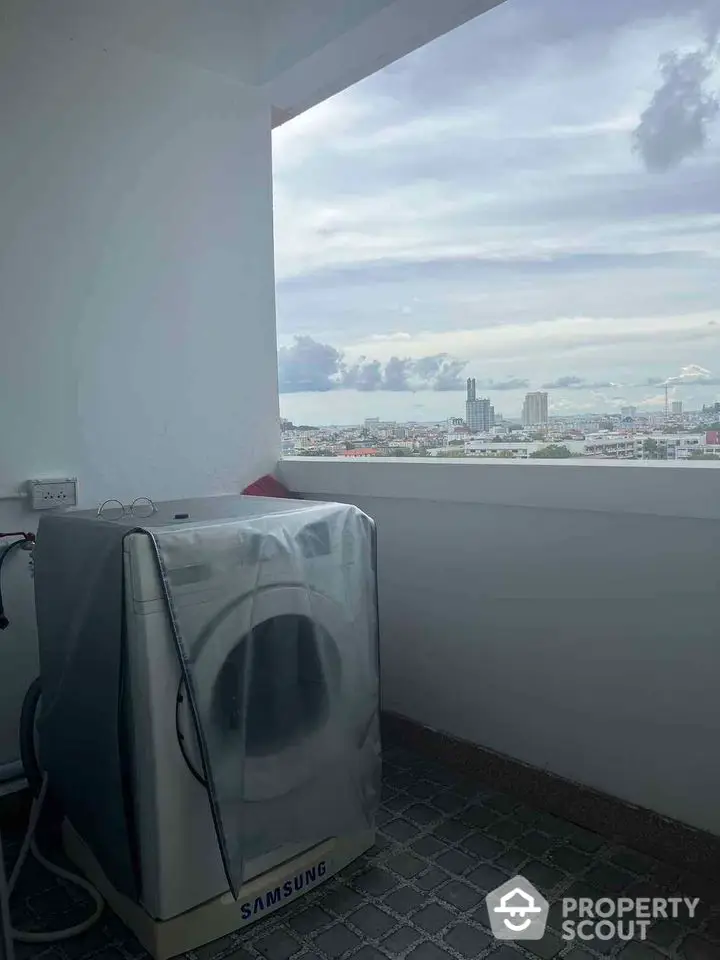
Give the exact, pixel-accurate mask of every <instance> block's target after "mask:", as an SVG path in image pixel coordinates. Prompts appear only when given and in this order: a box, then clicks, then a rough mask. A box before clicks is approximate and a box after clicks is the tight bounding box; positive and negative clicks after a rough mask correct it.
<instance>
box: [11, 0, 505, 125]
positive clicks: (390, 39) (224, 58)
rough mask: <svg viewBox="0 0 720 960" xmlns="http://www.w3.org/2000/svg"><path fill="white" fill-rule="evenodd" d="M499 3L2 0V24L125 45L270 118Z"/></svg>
mask: <svg viewBox="0 0 720 960" xmlns="http://www.w3.org/2000/svg"><path fill="white" fill-rule="evenodd" d="M499 2H502V0H3V16H4V18H5V20H4V22H5V24H7V23H11V24H13V26H17V27H18V28H29V29H44V30H49V31H52V32H53V33H56V34H57V33H60V34H61V35H64V36H68V37H69V36H72V37H73V39H74V40H76V41H84V42H87V43H92V44H102V45H103V47H108V46H115V45H131V46H135V47H140V48H143V49H146V50H149V51H152V52H155V53H158V54H161V55H165V56H169V57H172V58H174V59H177V60H181V61H184V62H186V63H189V64H192V65H193V66H195V67H197V68H200V69H203V70H210V71H213V72H216V73H221V74H224V75H226V76H228V77H231V78H233V79H235V80H238V81H240V82H242V83H245V84H249V85H252V86H255V87H258V88H259V89H260V90H262V91H263V93H264V94H265V95H266V96H267V99H268V105H269V106H270V107H271V108H272V111H273V122H274V124H275V125H277V124H279V123H282V122H284V121H285V120H287V119H289V118H290V117H293V116H296V115H297V114H299V113H302V112H303V111H304V110H306V109H308V108H309V107H311V106H313V105H314V104H316V103H319V102H320V101H321V100H324V99H326V98H327V97H329V96H332V95H333V94H335V93H338V92H339V91H340V90H342V89H344V88H345V87H347V86H350V85H351V84H353V83H356V82H357V81H358V80H361V79H363V77H366V76H368V75H369V74H371V73H373V72H374V71H376V70H378V69H380V68H382V67H384V66H386V65H387V64H389V63H391V62H392V61H393V60H397V59H399V58H400V57H402V56H404V55H405V54H407V53H409V52H411V51H412V50H414V49H416V48H417V47H420V46H422V45H423V44H425V43H427V42H429V41H430V40H432V39H434V38H435V37H438V36H440V35H441V34H443V33H446V32H447V31H448V30H452V29H453V28H454V27H457V26H459V25H460V24H461V23H464V22H465V21H467V20H470V19H472V18H473V17H475V16H477V15H478V14H481V13H483V12H485V11H486V10H488V9H489V8H491V7H494V6H496V5H497V4H498V3H499Z"/></svg>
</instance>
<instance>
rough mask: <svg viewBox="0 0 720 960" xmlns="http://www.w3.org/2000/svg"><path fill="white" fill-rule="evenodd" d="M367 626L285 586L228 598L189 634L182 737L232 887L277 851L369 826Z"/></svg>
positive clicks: (372, 705)
mask: <svg viewBox="0 0 720 960" xmlns="http://www.w3.org/2000/svg"><path fill="white" fill-rule="evenodd" d="M369 626H370V624H369V623H368V624H362V623H358V621H357V620H355V619H353V618H352V617H350V616H349V615H348V612H347V611H346V610H344V609H343V608H342V607H341V606H340V605H339V604H337V603H335V602H334V601H332V600H330V599H329V598H327V597H325V596H323V595H322V594H320V593H318V592H316V591H314V590H311V589H309V588H308V587H307V586H305V585H303V586H301V585H292V584H290V585H280V586H267V587H264V588H260V589H259V590H254V591H252V593H250V594H248V595H246V596H241V597H238V598H235V599H233V600H232V601H231V602H229V603H228V604H226V605H225V606H224V607H222V608H221V609H220V611H219V612H218V613H216V614H215V615H214V616H213V617H212V618H211V619H210V620H209V621H208V622H207V623H206V624H205V626H204V627H203V628H202V629H201V630H200V631H199V633H198V635H197V639H196V640H194V642H193V644H192V648H191V650H192V664H191V668H190V679H191V682H192V686H193V693H194V698H189V697H187V696H186V691H185V692H182V691H181V694H180V706H179V712H178V717H179V723H178V725H179V732H180V735H181V737H182V738H183V742H184V745H185V749H186V751H187V758H188V761H189V763H190V764H191V765H192V766H193V767H194V768H195V770H196V771H197V772H199V771H201V770H202V771H203V773H204V776H205V778H206V781H207V784H208V789H209V790H210V791H211V792H212V795H213V799H214V805H215V809H216V815H217V821H219V822H216V827H218V830H219V839H220V838H221V845H222V844H224V846H225V851H224V853H225V855H226V857H227V861H228V862H229V864H230V869H231V872H232V875H233V877H234V879H235V884H236V885H237V886H238V888H239V886H240V885H241V883H242V882H243V880H244V879H245V876H246V869H245V867H246V864H247V863H248V862H249V861H251V860H254V859H257V858H259V857H262V856H264V855H267V854H268V853H270V852H271V851H273V850H274V849H279V848H280V847H282V846H284V845H285V844H287V843H289V842H294V843H297V842H305V843H307V846H308V847H309V846H311V845H314V844H315V843H320V842H321V841H322V840H325V839H327V838H328V837H331V836H337V835H338V834H341V833H343V832H347V831H348V830H351V829H365V828H367V827H368V826H369V825H370V822H371V820H372V810H371V809H370V806H369V804H368V801H367V796H366V793H367V790H366V786H365V780H366V779H367V778H366V776H365V766H366V764H365V762H364V759H363V746H364V742H365V741H366V740H367V738H368V732H369V730H370V729H371V727H372V724H373V722H374V721H376V719H377V675H376V660H375V656H376V654H375V648H374V636H373V634H372V632H368V627H369ZM193 699H194V709H195V711H196V713H197V724H196V723H195V717H194V716H193V714H192V709H191V708H192V706H193V703H192V700H193ZM198 728H199V730H200V731H201V736H200V737H198V736H197V735H196V733H197V729H198ZM202 741H204V744H203V742H202ZM203 747H204V756H203ZM235 884H232V883H231V885H235Z"/></svg>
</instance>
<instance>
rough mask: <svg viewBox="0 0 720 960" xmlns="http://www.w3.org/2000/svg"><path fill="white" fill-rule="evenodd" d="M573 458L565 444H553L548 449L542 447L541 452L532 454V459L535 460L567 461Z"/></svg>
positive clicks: (537, 451)
mask: <svg viewBox="0 0 720 960" xmlns="http://www.w3.org/2000/svg"><path fill="white" fill-rule="evenodd" d="M571 456H572V453H570V451H569V450H568V448H567V447H566V446H565V444H559V443H551V444H549V445H548V446H547V447H540V449H539V450H536V451H535V452H534V453H531V454H530V457H531V458H532V459H535V460H567V458H568V457H571Z"/></svg>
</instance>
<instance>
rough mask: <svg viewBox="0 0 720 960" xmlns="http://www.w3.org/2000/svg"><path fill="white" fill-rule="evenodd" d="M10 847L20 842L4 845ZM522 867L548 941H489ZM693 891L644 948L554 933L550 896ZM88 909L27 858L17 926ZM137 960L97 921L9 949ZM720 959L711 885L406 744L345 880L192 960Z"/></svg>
mask: <svg viewBox="0 0 720 960" xmlns="http://www.w3.org/2000/svg"><path fill="white" fill-rule="evenodd" d="M8 846H9V847H11V848H12V847H13V846H15V849H16V846H17V838H15V844H13V838H10V843H9V844H8ZM517 873H521V874H522V875H524V876H525V877H527V878H528V879H529V880H530V881H531V882H533V883H535V885H536V886H537V887H538V888H539V889H540V890H541V892H542V893H543V894H544V896H545V897H546V898H547V899H548V900H549V901H550V903H551V910H550V920H549V924H548V931H547V933H546V935H545V937H544V939H543V940H540V941H536V942H532V941H527V942H525V944H523V945H520V944H516V945H510V944H507V943H506V944H502V943H500V942H499V941H497V940H495V939H494V938H493V937H492V934H491V932H490V929H489V924H488V917H487V912H486V909H485V907H484V904H483V898H484V895H485V893H486V892H487V891H488V890H490V889H493V888H495V887H496V886H498V885H499V884H501V883H502V882H503V881H504V880H506V879H508V878H509V877H510V876H513V875H515V874H517ZM620 894H623V895H627V896H653V895H655V896H665V897H668V896H688V897H689V896H699V897H700V898H701V900H702V902H701V905H700V907H699V908H698V911H697V916H696V918H695V920H693V921H683V922H676V921H674V920H669V919H668V920H660V921H658V922H657V923H655V924H654V925H653V926H652V927H651V929H650V932H649V938H648V940H647V941H646V942H644V943H635V942H631V943H628V942H625V941H611V942H606V941H599V940H593V941H592V942H591V943H589V944H583V945H581V946H578V945H576V944H575V943H568V942H566V941H565V940H563V939H561V937H560V932H561V931H560V926H559V924H560V904H559V898H560V897H561V896H562V895H566V896H575V897H578V896H588V897H591V898H593V899H597V898H599V897H601V896H610V897H613V898H615V897H617V896H619V895H620ZM86 909H87V905H86V904H85V903H84V902H81V901H80V900H79V897H78V895H77V894H76V893H75V891H74V890H73V889H72V888H70V887H68V888H67V889H66V888H65V887H64V886H63V885H61V884H60V883H59V882H55V881H53V879H52V878H51V877H49V876H48V875H47V874H46V873H45V872H44V871H43V870H42V869H41V868H39V867H37V865H36V864H35V863H34V862H31V863H30V864H29V865H28V867H27V872H26V875H25V877H24V879H23V884H22V889H21V890H19V892H18V896H17V898H16V901H15V909H14V918H15V921H16V923H17V924H18V925H19V926H24V927H26V928H35V929H42V928H43V927H46V928H47V927H52V926H55V925H68V924H69V923H73V922H77V921H78V920H80V919H82V917H83V914H84V911H85V910H86ZM30 956H32V957H33V960H35V958H37V957H40V956H42V957H43V958H44V960H85V958H89V957H95V958H97V960H135V958H141V957H144V956H145V954H144V951H143V950H142V948H141V947H140V946H139V944H138V943H137V941H135V940H134V938H133V937H132V935H131V934H130V933H129V932H128V931H127V930H126V929H125V927H124V926H123V925H122V924H121V923H120V922H119V921H118V920H117V919H116V918H115V917H113V916H112V915H109V914H106V916H105V918H104V920H103V921H102V922H101V923H100V924H98V926H97V927H96V928H95V929H94V930H92V931H91V932H89V933H88V934H86V935H84V936H83V937H80V938H77V939H74V940H69V941H66V942H65V943H63V944H59V945H56V946H55V947H44V948H43V947H29V946H24V945H22V944H19V945H18V958H19V960H27V958H28V957H30ZM618 956H619V957H621V958H622V960H663V958H668V957H671V958H683V960H720V902H718V898H717V896H716V893H715V891H714V890H713V888H712V885H711V884H708V882H707V881H702V880H698V879H695V878H692V877H680V876H678V874H677V871H674V870H672V869H670V868H668V867H666V866H664V865H663V864H661V863H659V862H657V861H654V860H652V859H651V858H649V857H646V856H642V855H640V854H638V853H635V852H633V851H631V850H628V849H624V848H622V847H618V846H615V845H613V844H612V843H611V842H608V841H607V840H606V839H604V838H602V837H600V836H597V835H596V834H592V833H588V832H587V831H586V830H583V829H581V828H579V827H575V826H573V825H572V824H569V823H567V822H564V821H561V820H558V819H556V818H554V817H551V816H549V815H547V814H542V813H539V812H537V811H535V810H531V809H529V808H527V807H525V806H523V805H522V804H519V803H518V802H517V801H516V800H513V799H512V798H510V797H509V796H506V795H504V794H498V793H495V792H493V791H490V790H487V789H485V788H483V787H482V786H480V785H479V784H478V783H477V782H469V781H467V780H465V779H463V777H462V776H460V775H458V774H457V773H454V772H452V771H450V770H448V769H446V768H443V767H441V766H438V765H436V764H434V763H430V762H428V761H426V760H424V759H422V758H421V757H419V756H417V755H414V754H411V753H408V752H406V751H405V750H403V749H401V748H392V747H391V748H390V749H386V753H385V770H384V796H383V803H382V810H381V813H380V817H379V834H378V843H377V846H376V847H375V848H374V849H373V850H372V851H371V852H370V853H369V854H368V855H366V856H364V857H362V858H361V859H360V860H358V861H356V862H355V863H354V864H352V865H351V866H350V867H349V868H348V869H347V870H345V871H344V872H343V873H342V874H341V875H340V876H338V877H335V878H333V879H332V880H331V881H329V882H328V883H327V884H325V885H324V886H322V887H320V888H318V889H316V890H314V891H312V892H311V893H309V894H307V895H306V896H305V897H304V898H303V899H301V900H299V901H296V902H295V903H293V904H291V905H290V906H288V907H286V908H285V909H283V910H281V911H279V912H278V913H275V914H273V915H272V916H270V917H268V918H267V919H266V920H264V921H261V922H259V923H258V924H256V925H254V926H252V927H249V928H247V929H246V930H245V931H244V932H243V933H242V934H238V935H233V936H230V937H227V938H225V939H224V940H221V941H217V942H215V943H214V944H211V945H210V946H208V947H205V948H203V949H202V950H198V951H196V953H195V954H189V957H190V958H192V960H219V958H226V957H233V958H234V960H250V958H251V957H252V958H255V960H289V958H290V957H292V958H293V960H316V958H323V960H339V958H343V960H346V958H347V960H350V958H353V960H355V958H357V960H386V958H395V957H402V958H408V960H451V958H454V960H465V958H470V957H481V958H485V957H492V960H520V958H522V957H525V958H532V960H538V958H541V960H551V958H563V960H591V958H598V957H599V958H608V957H618Z"/></svg>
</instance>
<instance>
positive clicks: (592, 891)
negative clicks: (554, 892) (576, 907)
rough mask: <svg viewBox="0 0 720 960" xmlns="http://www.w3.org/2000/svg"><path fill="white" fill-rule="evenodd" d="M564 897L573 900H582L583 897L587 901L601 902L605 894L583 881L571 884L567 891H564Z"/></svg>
mask: <svg viewBox="0 0 720 960" xmlns="http://www.w3.org/2000/svg"><path fill="white" fill-rule="evenodd" d="M562 896H563V897H567V898H569V899H573V900H580V899H581V898H583V897H584V898H585V899H586V900H587V899H590V900H599V899H600V897H603V896H605V894H604V892H603V891H602V890H600V889H599V887H594V886H593V885H592V884H590V883H588V881H587V880H585V879H582V880H576V881H575V882H574V883H571V884H570V886H569V887H567V889H565V890H563V892H562Z"/></svg>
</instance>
